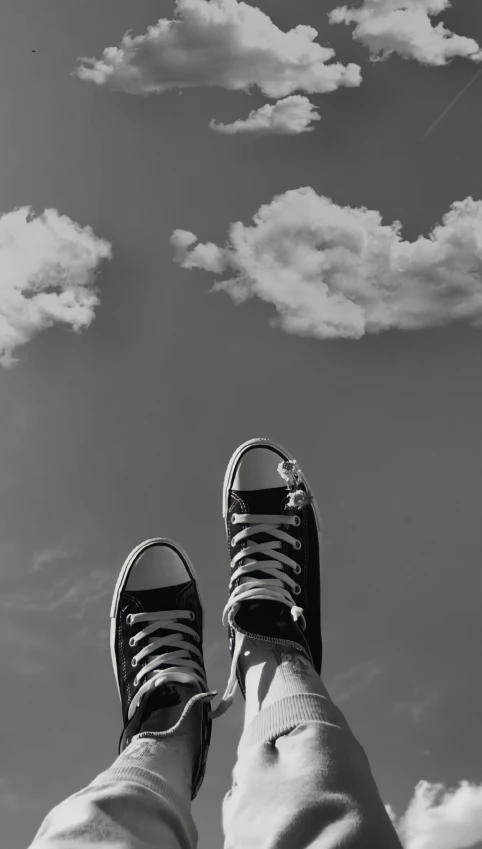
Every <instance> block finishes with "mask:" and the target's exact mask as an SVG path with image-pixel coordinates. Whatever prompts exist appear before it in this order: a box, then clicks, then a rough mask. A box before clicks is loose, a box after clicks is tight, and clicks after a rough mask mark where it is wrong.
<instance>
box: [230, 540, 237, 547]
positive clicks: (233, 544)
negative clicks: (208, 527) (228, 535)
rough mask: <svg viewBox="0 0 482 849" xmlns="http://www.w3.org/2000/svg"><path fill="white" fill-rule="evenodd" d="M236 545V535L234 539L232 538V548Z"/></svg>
mask: <svg viewBox="0 0 482 849" xmlns="http://www.w3.org/2000/svg"><path fill="white" fill-rule="evenodd" d="M235 545H236V543H235V541H234V537H233V538H232V540H231V548H234V546H235Z"/></svg>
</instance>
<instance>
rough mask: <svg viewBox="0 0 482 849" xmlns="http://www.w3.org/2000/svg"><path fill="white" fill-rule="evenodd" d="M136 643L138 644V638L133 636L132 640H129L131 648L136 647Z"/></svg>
mask: <svg viewBox="0 0 482 849" xmlns="http://www.w3.org/2000/svg"><path fill="white" fill-rule="evenodd" d="M135 644H136V638H135V637H131V638H130V640H129V645H130V647H131V649H133V648H134V646H135Z"/></svg>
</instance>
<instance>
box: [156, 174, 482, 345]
mask: <svg viewBox="0 0 482 849" xmlns="http://www.w3.org/2000/svg"><path fill="white" fill-rule="evenodd" d="M401 230H402V225H401V223H400V222H397V221H396V222H394V223H392V224H390V225H384V224H382V217H381V214H380V213H379V212H377V211H375V210H368V209H366V208H365V207H361V208H352V207H349V206H339V205H338V204H336V203H334V202H333V201H332V200H331V199H330V198H327V197H324V196H322V195H318V194H317V193H316V192H315V191H314V189H312V188H310V187H305V188H300V189H294V190H290V191H287V192H285V193H284V194H281V195H278V196H276V197H274V198H273V200H272V201H271V202H270V203H268V204H266V205H264V206H262V207H261V208H260V209H259V210H258V211H257V212H256V213H255V215H254V216H253V224H252V225H251V226H249V225H245V224H243V223H242V222H240V221H238V222H236V223H234V224H231V225H230V228H229V240H228V241H227V243H226V244H225V245H224V246H223V247H219V246H217V245H215V244H214V243H212V242H207V243H205V244H203V243H198V242H197V237H196V236H195V234H194V233H192V232H190V231H188V230H175V231H174V232H173V234H172V236H171V244H172V246H173V248H174V260H175V262H177V263H178V264H179V265H180V266H181V267H182V268H186V269H192V268H200V269H203V270H205V271H211V272H214V273H215V274H218V275H220V274H227V275H228V276H227V279H225V280H223V281H220V282H217V283H215V284H214V286H213V289H212V291H224V292H226V293H228V294H229V295H230V296H231V298H232V299H233V301H234V302H235V303H237V304H240V303H242V302H244V301H246V300H247V299H248V298H252V297H255V296H257V297H258V298H261V299H262V300H263V301H267V302H268V303H271V304H273V305H274V307H275V309H276V311H277V316H276V318H274V319H272V320H271V322H270V324H271V326H274V327H280V328H281V329H283V330H285V331H287V332H288V333H296V334H298V335H300V336H313V337H317V338H319V339H339V338H347V339H359V338H361V337H362V336H364V335H365V334H367V333H380V332H382V331H386V330H390V329H392V328H393V329H399V330H419V329H422V328H427V327H442V326H444V325H447V324H449V323H450V322H453V321H459V320H465V321H467V322H469V323H470V324H472V325H473V326H475V327H480V326H482V201H475V200H473V199H472V198H470V197H469V198H466V200H463V201H458V202H456V203H453V204H452V207H451V209H450V210H449V212H447V213H446V215H445V216H444V218H443V220H442V223H441V224H439V225H437V226H436V227H434V229H433V230H432V232H431V233H430V234H429V235H428V236H427V237H426V236H419V237H418V239H416V240H415V241H414V242H409V241H404V240H403V239H402V236H401Z"/></svg>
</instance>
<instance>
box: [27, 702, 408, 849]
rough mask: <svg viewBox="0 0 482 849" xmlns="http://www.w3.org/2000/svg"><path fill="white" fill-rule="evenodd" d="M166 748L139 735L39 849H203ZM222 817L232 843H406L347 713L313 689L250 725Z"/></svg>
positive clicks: (48, 826)
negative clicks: (169, 769) (168, 766)
mask: <svg viewBox="0 0 482 849" xmlns="http://www.w3.org/2000/svg"><path fill="white" fill-rule="evenodd" d="M162 753H163V749H162V748H161V746H160V743H159V742H158V741H156V740H155V739H154V738H143V739H141V738H134V740H133V741H132V743H131V744H130V746H129V747H128V748H127V749H126V750H125V751H124V752H123V753H122V755H120V757H119V758H118V759H117V760H116V761H115V763H114V764H113V765H112V766H111V767H110V768H109V769H108V770H107V771H106V772H104V773H102V774H101V775H99V776H98V777H97V778H96V779H95V780H94V781H93V782H92V784H89V786H88V787H86V788H85V789H84V790H81V791H80V792H79V793H76V794H75V795H73V796H71V797H70V798H69V799H67V800H66V801H64V802H62V803H61V804H60V805H58V806H57V807H56V808H54V809H53V810H52V811H51V812H50V813H49V814H48V816H47V817H46V819H45V820H44V822H43V824H42V826H41V827H40V830H39V832H38V833H37V836H36V837H35V839H34V842H33V843H32V844H31V849H195V847H196V845H197V839H198V834H197V829H196V826H195V823H194V821H193V819H192V816H191V799H190V793H189V794H186V795H185V796H182V795H180V794H179V793H178V791H177V790H175V789H174V788H173V787H171V786H170V784H169V776H167V777H165V773H166V770H165V765H163V763H162ZM222 823H223V830H224V835H225V843H224V849H401V843H400V841H399V839H398V837H397V835H396V832H395V830H394V827H393V825H392V823H391V821H390V818H389V816H388V814H387V813H386V811H385V808H384V805H383V803H382V800H381V798H380V795H379V792H378V789H377V786H376V784H375V781H374V779H373V776H372V773H371V770H370V766H369V763H368V760H367V757H366V755H365V752H364V751H363V749H362V747H361V746H360V744H359V743H358V741H357V740H356V739H355V737H354V736H353V734H352V732H351V730H350V728H349V726H348V724H347V722H346V720H345V718H344V716H343V714H342V713H341V711H340V710H339V709H338V708H337V707H336V706H335V705H334V704H333V702H332V701H331V700H330V699H327V698H325V697H322V696H319V695H316V694H310V693H304V694H302V695H292V696H289V697H287V698H282V699H280V701H278V702H274V703H273V704H271V705H270V706H269V707H268V708H265V709H263V710H261V712H260V713H259V714H258V715H257V716H256V717H255V719H254V720H253V721H252V722H251V724H250V725H248V727H247V728H246V729H245V730H244V732H243V734H242V736H241V740H240V742H239V746H238V755H237V763H236V766H235V768H234V772H233V784H232V787H231V789H230V790H229V791H228V793H227V794H226V796H225V797H224V801H223V806H222ZM212 849H215V847H212Z"/></svg>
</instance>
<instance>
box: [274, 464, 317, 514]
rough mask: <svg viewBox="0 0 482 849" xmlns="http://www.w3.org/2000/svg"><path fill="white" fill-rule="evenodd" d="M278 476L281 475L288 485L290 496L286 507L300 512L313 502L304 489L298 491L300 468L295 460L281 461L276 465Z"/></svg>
mask: <svg viewBox="0 0 482 849" xmlns="http://www.w3.org/2000/svg"><path fill="white" fill-rule="evenodd" d="M278 474H279V475H281V477H282V478H283V480H284V481H286V483H287V484H288V489H289V490H290V495H289V498H288V502H287V506H288V507H293V508H294V509H295V510H302V509H303V507H306V506H307V505H308V504H311V503H312V501H313V496H312V495H311V494H310V493H309V492H305V491H304V489H299V485H300V483H301V474H300V468H299V466H298V464H297V462H296V460H283V461H282V462H281V463H280V464H279V465H278Z"/></svg>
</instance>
